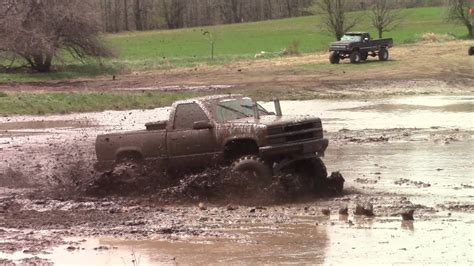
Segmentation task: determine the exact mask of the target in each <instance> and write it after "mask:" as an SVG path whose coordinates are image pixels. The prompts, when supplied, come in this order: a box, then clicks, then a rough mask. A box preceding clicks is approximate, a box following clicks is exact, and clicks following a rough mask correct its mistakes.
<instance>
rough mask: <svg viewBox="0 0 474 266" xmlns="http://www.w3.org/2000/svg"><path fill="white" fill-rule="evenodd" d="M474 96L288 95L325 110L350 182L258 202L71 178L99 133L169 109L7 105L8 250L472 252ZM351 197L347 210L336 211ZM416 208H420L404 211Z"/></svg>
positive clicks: (9, 253) (336, 166)
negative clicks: (183, 197)
mask: <svg viewBox="0 0 474 266" xmlns="http://www.w3.org/2000/svg"><path fill="white" fill-rule="evenodd" d="M473 103H474V97H472V96H417V97H403V98H389V99H383V100H372V101H367V102H364V101H337V102H336V101H329V100H328V101H323V100H318V101H305V102H283V103H282V108H283V110H284V113H286V114H292V113H301V112H300V111H299V110H304V112H305V113H308V114H314V115H318V116H321V117H322V118H323V123H324V126H325V129H326V130H327V133H326V136H327V137H328V138H329V139H330V146H329V150H328V151H327V153H326V158H325V159H324V161H325V163H326V165H327V166H328V170H329V171H336V170H340V171H341V172H342V173H343V174H344V177H345V179H346V189H345V192H344V194H343V195H341V196H339V197H334V198H326V197H320V198H305V199H301V198H300V199H299V200H298V201H297V202H295V203H288V201H286V203H279V204H274V203H272V204H269V203H266V204H265V203H262V204H259V205H258V206H257V205H252V204H251V203H248V204H239V202H231V203H230V205H227V202H226V201H225V200H224V201H223V202H222V201H221V202H218V201H215V200H213V201H211V202H208V201H206V199H208V198H206V197H201V198H193V197H189V198H188V200H187V201H186V202H184V203H183V202H181V203H179V204H177V203H176V199H174V198H171V199H172V200H171V201H169V202H166V201H164V200H163V198H159V197H158V196H156V195H155V194H153V193H147V194H144V195H133V196H128V197H118V196H114V197H111V196H108V197H90V196H84V195H83V194H81V193H77V191H75V190H71V189H70V188H71V187H77V186H76V185H77V184H78V183H81V182H85V181H84V180H88V178H93V176H94V173H93V172H91V171H90V169H91V164H92V163H93V160H94V154H93V142H94V138H95V136H96V135H97V134H100V133H103V132H110V131H116V130H131V129H140V128H143V125H144V123H145V122H149V121H155V120H160V119H163V118H165V117H166V116H167V112H168V111H167V109H166V108H164V109H157V110H149V111H127V112H104V113H94V114H80V115H66V116H50V117H5V118H0V123H1V124H0V125H1V126H3V127H4V128H2V129H1V130H2V131H1V133H0V152H1V154H2V158H1V162H0V170H1V172H0V186H1V187H2V188H0V198H1V204H0V258H2V259H3V261H0V263H2V262H15V263H20V262H21V260H22V259H29V260H36V261H42V262H55V263H58V264H64V263H68V262H70V261H77V262H79V261H80V262H81V263H83V264H85V263H96V264H123V263H125V264H133V262H132V260H135V262H138V261H139V264H140V265H148V264H156V263H167V264H168V263H200V264H203V263H229V262H230V263H239V262H245V263H285V262H288V263H294V262H296V263H331V264H332V263H376V264H377V263H386V262H391V263H446V262H448V263H449V262H450V263H463V264H468V263H473V262H474V258H473V256H472V254H471V251H472V245H473V237H472V236H473V235H474V234H473V233H474V230H473V224H474V200H473V196H472V195H474V193H473V192H474V183H473V179H472V173H473V172H474V158H473V155H472V151H473V148H474V141H473V139H472V136H473V129H474V123H473V120H472V113H473ZM268 105H271V103H268ZM269 109H270V108H269ZM29 124H30V126H28V125H29ZM1 126H0V127H1ZM52 187H54V190H53V191H51V188H52ZM198 195H201V194H198ZM200 202H203V203H204V205H201V208H199V207H198V206H197V205H198V203H200ZM358 203H360V204H367V203H370V204H372V205H373V211H374V213H375V216H374V217H366V216H359V215H354V213H353V212H354V210H355V208H356V205H357V204H358ZM346 206H347V207H348V209H349V215H347V216H346V215H339V213H338V212H339V209H340V208H344V207H346ZM409 209H413V210H415V215H414V216H415V217H414V218H415V221H402V218H401V216H400V213H401V212H404V211H406V210H409ZM328 212H329V215H327V214H328ZM433 251H435V252H433ZM381 254H383V256H381Z"/></svg>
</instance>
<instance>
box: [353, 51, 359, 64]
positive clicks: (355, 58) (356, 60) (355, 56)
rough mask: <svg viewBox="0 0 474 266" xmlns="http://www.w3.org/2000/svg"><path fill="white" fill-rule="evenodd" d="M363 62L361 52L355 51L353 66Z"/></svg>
mask: <svg viewBox="0 0 474 266" xmlns="http://www.w3.org/2000/svg"><path fill="white" fill-rule="evenodd" d="M360 60H361V55H360V52H359V51H354V52H352V53H351V63H352V64H359V63H360Z"/></svg>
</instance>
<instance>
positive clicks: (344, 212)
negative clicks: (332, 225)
mask: <svg viewBox="0 0 474 266" xmlns="http://www.w3.org/2000/svg"><path fill="white" fill-rule="evenodd" d="M339 214H340V215H349V208H348V207H347V206H345V207H342V208H340V209H339Z"/></svg>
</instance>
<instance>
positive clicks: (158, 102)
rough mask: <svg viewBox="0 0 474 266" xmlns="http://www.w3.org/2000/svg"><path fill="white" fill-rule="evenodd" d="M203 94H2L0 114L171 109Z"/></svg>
mask: <svg viewBox="0 0 474 266" xmlns="http://www.w3.org/2000/svg"><path fill="white" fill-rule="evenodd" d="M201 95H203V94H202V93H197V92H184V93H173V92H122V93H120V92H117V93H114V92H109V93H99V92H71V93H64V92H58V93H53V92H52V93H26V92H25V93H21V92H19V93H4V92H0V115H8V114H18V115H23V114H35V115H44V114H64V113H71V112H92V111H102V110H124V109H133V108H137V109H150V108H157V107H162V106H168V105H170V104H171V103H173V102H174V101H177V100H180V99H186V98H191V97H197V96H201Z"/></svg>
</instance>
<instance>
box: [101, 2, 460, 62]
mask: <svg viewBox="0 0 474 266" xmlns="http://www.w3.org/2000/svg"><path fill="white" fill-rule="evenodd" d="M444 12H445V10H444V9H443V8H416V9H404V10H402V11H401V15H402V16H403V17H404V20H403V22H402V23H401V24H400V26H399V27H398V28H397V29H396V30H394V31H393V32H389V33H386V35H387V36H390V37H393V38H394V39H395V43H396V44H400V43H410V42H415V41H417V40H419V39H420V37H421V35H422V34H423V33H426V32H434V33H440V34H442V33H452V34H454V35H455V36H457V37H458V38H463V37H466V35H467V30H466V29H465V28H464V27H463V26H461V25H454V24H450V23H447V22H446V21H445V15H444ZM352 15H353V16H364V17H367V15H368V13H367V12H356V13H353V14H352ZM318 25H321V20H320V18H319V17H318V16H310V17H299V18H291V19H281V20H270V21H263V22H255V23H245V24H232V25H220V26H212V27H202V28H190V29H180V30H168V31H149V32H134V33H120V34H114V35H109V36H107V41H108V43H109V44H110V45H111V46H112V47H114V48H115V49H116V50H117V51H119V52H120V54H121V57H120V58H119V61H127V62H131V63H132V64H133V62H137V61H138V62H143V61H146V60H165V61H166V60H168V61H173V60H174V59H180V60H182V61H188V62H189V61H191V62H192V61H203V60H207V59H208V57H209V47H208V42H207V40H206V39H205V38H203V36H202V29H205V30H207V31H210V32H212V33H213V35H214V37H215V39H216V46H215V53H216V55H217V56H223V57H229V56H231V57H233V56H246V57H253V55H255V54H256V53H257V52H260V51H268V52H279V51H282V50H283V49H284V48H285V47H287V46H288V45H290V44H291V43H292V42H293V41H299V44H300V51H301V52H303V53H310V52H315V51H321V50H325V49H326V48H327V46H328V44H329V43H330V42H332V41H334V37H333V36H331V35H329V34H328V33H327V32H326V31H325V30H324V29H323V28H321V27H319V26H318ZM354 30H355V31H367V30H369V31H370V32H371V34H372V35H374V37H376V31H375V29H373V28H372V26H371V25H370V21H369V19H367V18H366V19H365V20H364V21H363V22H362V23H361V24H360V25H359V26H358V27H357V28H355V29H354ZM163 58H164V59H163Z"/></svg>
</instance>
